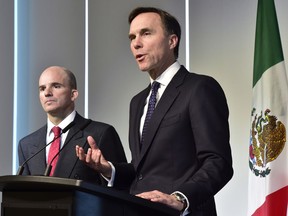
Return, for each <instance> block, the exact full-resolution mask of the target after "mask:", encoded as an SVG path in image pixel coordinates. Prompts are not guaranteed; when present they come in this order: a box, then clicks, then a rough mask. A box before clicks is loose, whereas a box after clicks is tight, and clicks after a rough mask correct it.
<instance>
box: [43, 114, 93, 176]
mask: <svg viewBox="0 0 288 216" xmlns="http://www.w3.org/2000/svg"><path fill="white" fill-rule="evenodd" d="M91 122H92V120H91V119H88V121H87V122H85V123H84V124H83V125H82V126H81V127H80V128H78V130H77V131H76V132H75V133H74V134H73V135H72V136H71V137H70V138H69V140H67V141H66V142H65V144H64V145H63V147H62V148H61V149H60V150H59V151H58V152H57V154H55V155H54V157H53V158H52V159H51V161H50V163H49V164H48V165H47V167H46V170H45V172H44V176H49V175H50V172H51V169H52V166H51V164H52V162H53V161H54V159H55V158H56V157H57V156H58V155H59V154H60V152H61V151H62V150H63V149H64V148H65V147H66V146H67V144H68V143H69V142H70V141H71V139H72V138H73V137H74V136H75V135H76V134H77V133H78V132H79V131H82V130H83V129H85V128H86V127H87V126H88V125H89V124H90V123H91Z"/></svg>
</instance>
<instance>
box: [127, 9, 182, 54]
mask: <svg viewBox="0 0 288 216" xmlns="http://www.w3.org/2000/svg"><path fill="white" fill-rule="evenodd" d="M149 12H152V13H157V14H159V16H160V18H161V21H162V23H163V27H164V30H165V31H166V32H167V33H168V34H169V35H171V34H175V35H176V36H177V37H178V44H177V46H176V47H175V49H174V55H175V57H176V59H177V58H178V56H179V45H180V39H181V27H180V24H179V22H178V20H177V19H176V18H175V17H174V16H172V15H171V14H169V13H168V12H166V11H164V10H162V9H159V8H155V7H137V8H135V9H134V10H132V11H131V13H130V15H129V17H128V22H129V24H131V22H132V21H133V19H134V18H135V17H136V16H138V15H139V14H142V13H149Z"/></svg>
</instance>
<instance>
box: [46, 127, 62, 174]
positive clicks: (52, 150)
mask: <svg viewBox="0 0 288 216" xmlns="http://www.w3.org/2000/svg"><path fill="white" fill-rule="evenodd" d="M52 132H53V133H54V139H55V138H56V139H55V140H54V141H53V142H52V144H51V147H50V150H49V154H48V164H50V163H51V160H53V158H54V157H55V155H56V154H58V152H59V150H60V144H61V137H60V133H61V128H60V127H57V126H55V127H53V128H52ZM58 157H59V154H58V155H57V156H56V157H55V159H54V160H53V161H52V163H51V164H50V165H51V166H52V169H51V172H50V176H53V173H54V170H55V167H56V164H57V160H58Z"/></svg>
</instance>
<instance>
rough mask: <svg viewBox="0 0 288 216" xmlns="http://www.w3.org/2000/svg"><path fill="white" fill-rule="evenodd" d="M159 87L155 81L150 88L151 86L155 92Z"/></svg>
mask: <svg viewBox="0 0 288 216" xmlns="http://www.w3.org/2000/svg"><path fill="white" fill-rule="evenodd" d="M159 86H160V83H159V82H156V81H154V82H153V83H152V86H151V88H152V91H157V90H158V88H159Z"/></svg>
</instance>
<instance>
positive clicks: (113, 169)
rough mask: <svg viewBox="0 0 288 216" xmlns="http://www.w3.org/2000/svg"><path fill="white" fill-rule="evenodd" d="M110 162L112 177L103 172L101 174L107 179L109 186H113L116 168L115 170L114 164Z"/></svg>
mask: <svg viewBox="0 0 288 216" xmlns="http://www.w3.org/2000/svg"><path fill="white" fill-rule="evenodd" d="M108 163H109V164H110V166H111V168H112V173H111V177H110V178H107V177H105V176H104V175H102V174H101V176H102V177H103V178H104V179H105V180H106V181H107V186H108V187H113V186H114V179H115V173H116V170H115V167H114V165H113V164H112V163H111V162H110V161H108Z"/></svg>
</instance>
